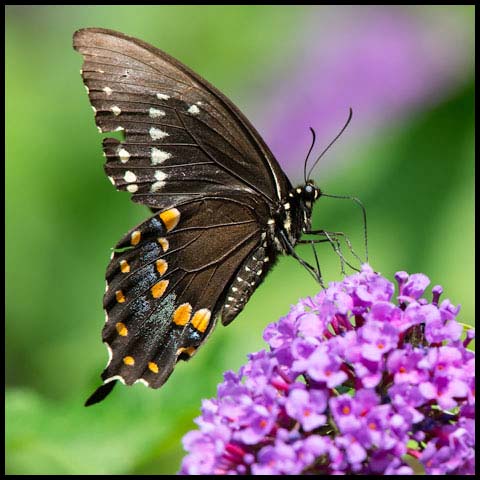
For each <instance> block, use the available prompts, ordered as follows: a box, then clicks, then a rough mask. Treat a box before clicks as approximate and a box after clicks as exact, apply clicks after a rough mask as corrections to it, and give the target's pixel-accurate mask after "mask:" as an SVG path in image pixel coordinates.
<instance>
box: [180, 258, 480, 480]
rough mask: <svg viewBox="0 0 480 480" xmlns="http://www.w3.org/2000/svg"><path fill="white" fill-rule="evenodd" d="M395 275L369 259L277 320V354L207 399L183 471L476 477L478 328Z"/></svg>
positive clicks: (262, 356)
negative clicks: (466, 326)
mask: <svg viewBox="0 0 480 480" xmlns="http://www.w3.org/2000/svg"><path fill="white" fill-rule="evenodd" d="M395 280H396V283H397V286H398V290H397V294H396V295H395V286H394V284H393V283H391V282H390V281H388V280H387V279H386V278H384V277H382V276H381V275H379V274H377V273H375V272H373V270H372V269H371V268H370V267H369V266H368V265H363V267H362V270H361V272H359V273H357V274H355V275H351V276H349V277H346V278H345V279H344V280H343V281H341V282H338V283H331V284H330V285H329V287H328V288H327V289H326V290H324V291H322V292H320V293H319V294H318V295H316V296H315V297H313V298H307V299H304V300H301V301H300V302H299V303H298V304H297V305H295V306H293V307H292V309H291V311H290V313H289V314H288V315H287V316H285V317H283V318H281V319H280V320H279V321H278V322H276V323H272V324H270V325H268V326H267V328H266V329H265V331H264V339H265V341H266V342H267V343H268V345H269V347H270V348H269V351H266V350H262V351H260V352H257V353H252V354H251V355H250V356H249V360H248V362H247V363H246V364H245V365H244V366H243V367H241V368H240V371H239V372H238V373H234V372H231V371H229V372H226V373H225V376H224V381H223V383H221V384H220V385H219V387H218V395H217V397H216V398H213V399H210V400H204V401H203V405H202V414H201V416H200V417H199V418H197V419H196V423H197V425H198V427H199V430H194V431H191V432H189V433H187V434H186V435H185V437H184V439H183V443H184V447H185V449H186V450H187V452H189V453H188V454H187V456H186V457H185V458H184V460H183V463H182V467H181V471H180V473H182V474H205V475H212V474H217V475H221V474H253V475H264V474H385V475H405V474H412V473H414V470H413V468H412V465H413V463H412V460H413V462H416V465H417V466H421V468H422V470H423V471H424V472H425V473H427V474H473V473H474V470H475V456H474V447H475V427H474V420H475V414H474V404H475V397H474V395H475V393H474V392H475V389H474V367H475V365H474V364H475V355H474V353H473V352H472V351H470V350H468V349H467V347H468V345H469V343H470V342H471V341H472V339H473V338H474V331H473V329H471V330H469V331H468V332H467V335H466V338H465V339H463V340H462V332H463V329H462V326H461V325H460V324H459V323H458V322H457V320H456V316H457V315H458V313H459V307H456V306H454V305H452V303H451V302H450V301H449V300H443V301H440V296H441V294H442V289H441V287H439V286H435V287H433V289H432V297H433V298H432V300H431V301H428V300H427V299H426V298H425V297H424V293H425V289H426V287H427V286H428V284H429V283H430V281H429V279H428V278H427V277H426V276H425V275H423V274H413V275H408V274H407V273H406V272H398V273H397V274H396V275H395ZM417 468H418V467H417Z"/></svg>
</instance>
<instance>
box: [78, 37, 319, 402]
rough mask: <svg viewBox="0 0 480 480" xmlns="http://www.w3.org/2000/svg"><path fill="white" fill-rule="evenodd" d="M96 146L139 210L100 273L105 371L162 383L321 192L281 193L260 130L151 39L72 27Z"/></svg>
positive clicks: (290, 236)
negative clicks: (120, 136) (117, 134)
mask: <svg viewBox="0 0 480 480" xmlns="http://www.w3.org/2000/svg"><path fill="white" fill-rule="evenodd" d="M73 45H74V48H75V49H76V50H78V51H79V52H80V53H81V54H82V55H83V57H84V64H83V70H82V77H83V81H84V83H85V86H86V89H87V92H88V95H89V98H90V102H91V104H92V108H93V111H94V113H95V121H96V124H97V126H98V129H99V130H100V132H111V131H117V130H121V131H123V132H124V134H125V141H123V142H119V141H118V140H116V139H114V138H106V139H105V140H104V141H103V150H104V154H105V156H106V158H107V161H106V164H105V171H106V173H107V175H108V177H109V179H110V180H111V182H112V183H113V185H114V186H115V187H116V188H117V189H118V190H126V191H128V192H130V193H132V199H133V201H135V202H138V203H142V204H144V205H146V206H148V207H149V208H150V209H151V211H152V212H153V215H152V216H151V217H150V218H148V219H147V220H146V221H144V222H143V223H141V224H140V225H137V226H136V227H134V228H133V229H132V230H130V231H129V232H128V233H127V234H126V235H125V236H124V237H123V238H122V239H121V240H120V241H119V242H118V243H117V244H116V245H115V247H114V252H113V254H112V257H111V261H110V264H109V265H108V268H107V273H106V280H107V290H106V293H105V296H104V301H103V304H104V308H105V311H106V316H107V319H106V324H105V326H104V328H103V333H102V336H103V341H104V343H105V344H106V346H107V348H108V351H109V354H110V359H109V362H108V365H107V367H106V368H105V370H104V371H103V373H102V379H103V382H104V383H103V385H102V386H101V387H99V388H98V389H97V390H96V391H95V393H94V394H93V395H92V396H91V397H90V398H89V399H88V400H87V402H86V405H92V404H94V403H96V402H99V401H100V400H102V399H103V398H104V397H105V396H106V395H107V394H108V393H109V392H110V391H111V390H112V388H113V386H114V384H115V383H116V380H120V381H121V382H123V383H125V384H127V385H131V384H133V383H136V382H142V383H144V384H145V385H147V386H149V387H152V388H159V387H160V386H162V385H163V384H164V383H165V381H166V380H167V378H168V377H169V376H170V374H171V373H172V371H173V369H174V367H175V364H176V363H177V362H178V361H179V360H188V359H190V357H192V356H193V355H194V354H195V353H196V351H197V349H198V348H199V347H200V345H202V344H203V343H204V342H205V340H206V339H207V338H208V336H209V335H210V333H211V332H212V331H213V329H214V327H215V324H216V320H217V318H218V317H221V320H222V323H223V325H228V324H229V323H230V322H231V321H232V320H233V319H234V318H235V317H236V316H237V315H238V314H239V313H240V311H241V310H242V308H243V307H244V305H245V303H246V302H247V301H248V299H249V298H250V296H251V295H252V293H253V292H254V290H255V289H256V288H257V286H258V285H259V284H260V282H261V281H262V279H263V278H264V277H265V275H266V274H267V272H268V271H269V270H270V268H271V267H272V265H273V264H274V262H275V260H276V259H277V256H278V255H279V254H287V255H294V256H295V257H296V258H298V259H299V260H300V261H301V262H302V263H303V264H304V265H305V266H306V267H307V268H308V269H309V271H310V272H311V273H312V274H314V276H316V277H317V278H319V272H317V270H316V269H314V268H313V267H311V266H310V265H309V264H307V263H306V262H304V261H303V260H301V259H300V258H299V257H297V256H296V254H295V252H294V250H293V247H294V246H295V244H297V243H298V242H299V241H300V236H301V235H302V233H307V232H309V231H310V227H311V222H310V217H311V212H312V206H313V203H314V202H315V200H317V199H318V198H319V197H320V195H321V194H322V193H321V191H320V189H319V188H317V187H316V186H315V185H314V183H313V182H312V181H310V180H307V176H306V175H305V179H306V181H305V184H304V185H303V186H300V187H297V188H292V185H291V183H290V181H289V180H288V178H287V176H286V175H285V173H284V172H283V171H282V169H281V168H280V166H279V164H278V163H277V161H276V160H275V158H274V157H273V154H272V153H271V151H270V150H269V148H268V147H267V145H266V144H265V143H264V141H263V140H262V139H261V137H260V135H259V134H258V133H257V131H256V130H255V129H254V127H253V126H252V125H251V124H250V122H249V121H248V120H247V119H246V118H245V116H244V115H243V114H242V113H241V112H240V111H239V110H238V108H237V107H235V105H233V104H232V102H231V101H230V100H228V98H226V97H225V96H224V95H222V93H220V92H219V91H218V90H217V89H216V88H215V87H213V86H212V85H210V84H209V83H208V82H207V81H205V80H204V79H203V78H201V77H200V76H199V75H197V74H196V73H194V72H193V71H191V70H190V69H189V68H188V67H186V66H184V65H182V64H181V63H180V62H179V61H177V60H175V59H174V58H172V57H170V56H169V55H167V54H166V53H164V52H162V51H161V50H158V49H157V48H154V47H152V46H151V45H148V44H147V43H144V42H142V41H140V40H137V39H135V38H132V37H128V36H126V35H124V34H122V33H118V32H115V31H111V30H105V29H99V28H88V29H83V30H79V31H77V32H76V33H75V34H74V38H73Z"/></svg>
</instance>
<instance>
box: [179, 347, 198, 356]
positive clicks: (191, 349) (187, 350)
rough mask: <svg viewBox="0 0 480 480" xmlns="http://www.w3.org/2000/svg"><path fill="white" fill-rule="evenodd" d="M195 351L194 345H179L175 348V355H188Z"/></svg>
mask: <svg viewBox="0 0 480 480" xmlns="http://www.w3.org/2000/svg"><path fill="white" fill-rule="evenodd" d="M196 351H197V349H196V348H195V347H180V348H179V349H178V350H177V357H178V356H179V355H181V354H182V353H186V354H187V355H189V356H190V357H191V356H193V354H194V353H195V352H196Z"/></svg>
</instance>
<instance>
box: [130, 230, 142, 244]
mask: <svg viewBox="0 0 480 480" xmlns="http://www.w3.org/2000/svg"><path fill="white" fill-rule="evenodd" d="M141 237H142V234H141V233H140V231H139V230H135V231H134V232H132V236H131V237H130V243H131V244H132V245H138V243H139V242H140V238H141Z"/></svg>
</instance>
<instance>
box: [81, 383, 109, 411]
mask: <svg viewBox="0 0 480 480" xmlns="http://www.w3.org/2000/svg"><path fill="white" fill-rule="evenodd" d="M116 383H117V380H113V381H111V382H108V383H104V384H103V385H101V386H100V387H98V388H97V389H96V390H95V391H94V392H93V393H92V394H91V395H90V396H89V397H88V399H87V401H86V402H85V406H86V407H89V406H90V405H95V404H96V403H98V402H101V401H102V400H103V399H104V398H105V397H106V396H107V395H108V394H109V393H110V392H111V391H112V390H113V387H114V386H115V384H116Z"/></svg>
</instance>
